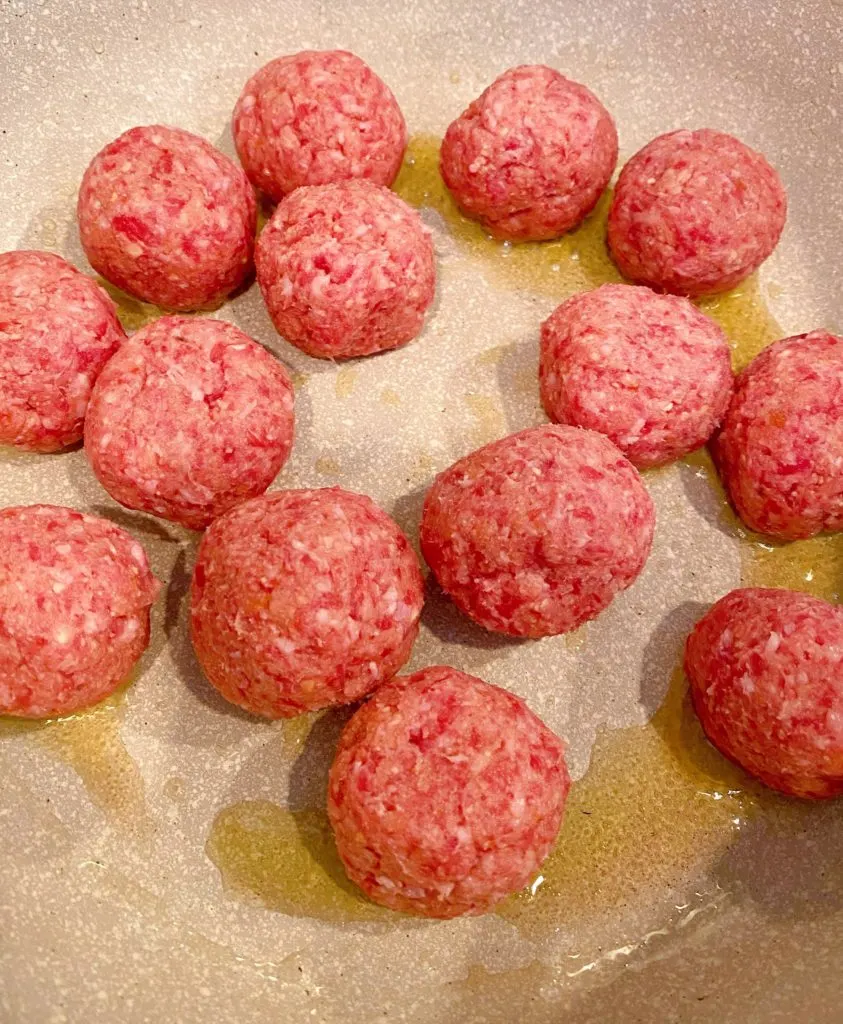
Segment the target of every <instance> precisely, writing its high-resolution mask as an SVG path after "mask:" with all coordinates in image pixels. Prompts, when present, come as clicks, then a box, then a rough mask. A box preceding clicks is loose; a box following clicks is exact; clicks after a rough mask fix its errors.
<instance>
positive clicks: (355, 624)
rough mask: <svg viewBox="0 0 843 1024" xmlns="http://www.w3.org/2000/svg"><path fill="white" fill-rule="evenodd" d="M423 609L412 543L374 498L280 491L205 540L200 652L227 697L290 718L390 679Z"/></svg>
mask: <svg viewBox="0 0 843 1024" xmlns="http://www.w3.org/2000/svg"><path fill="white" fill-rule="evenodd" d="M422 603H423V584H422V576H421V571H420V569H419V565H418V560H417V559H416V556H415V554H414V553H413V550H412V548H411V547H410V544H409V542H408V541H407V538H406V537H405V536H404V534H403V533H402V532H401V530H400V529H399V528H398V526H396V524H395V523H394V522H393V521H392V520H391V519H390V518H389V516H387V515H386V513H384V512H382V511H381V510H380V509H379V508H378V507H377V505H375V504H374V502H372V501H371V500H370V499H369V498H366V497H364V496H363V495H360V494H351V493H350V492H349V491H344V490H342V489H341V488H339V487H332V488H325V489H322V490H314V491H275V492H273V493H270V494H265V495H263V496H262V497H259V498H254V499H253V500H252V501H248V502H246V503H245V504H243V505H239V506H238V507H237V508H235V509H234V510H233V511H231V512H229V513H227V514H226V515H224V516H222V517H221V518H220V519H217V520H216V522H214V523H213V524H212V525H211V527H210V529H209V530H208V532H207V533H206V534H205V536H204V538H203V540H202V544H201V546H200V548H199V554H198V557H197V560H196V568H195V571H194V574H193V586H192V589H191V605H190V622H191V633H192V637H193V646H194V649H195V650H196V655H197V657H198V659H199V663H200V664H201V666H202V668H203V669H204V671H205V675H206V676H207V677H208V679H209V680H210V682H211V683H212V684H213V685H214V686H215V687H216V688H217V690H219V691H220V693H221V694H222V695H223V697H225V698H226V699H227V700H229V701H231V702H232V703H233V704H238V705H239V706H240V707H242V708H245V709H246V710H247V711H251V712H252V713H253V714H256V715H262V716H264V717H265V718H288V717H291V716H293V715H297V714H299V713H300V712H302V711H310V710H314V709H316V708H324V707H329V706H331V705H333V704H346V703H349V702H350V701H354V700H358V699H359V698H360V697H363V696H365V695H366V694H367V693H369V692H370V691H371V690H373V689H374V688H375V687H376V686H378V685H379V684H380V683H382V682H383V681H384V680H386V679H389V678H390V677H391V676H393V675H394V674H395V673H396V672H397V671H398V669H400V668H401V666H402V665H403V664H404V662H405V661H406V660H407V658H408V657H409V656H410V650H411V648H412V646H413V642H414V641H415V638H416V634H417V633H418V621H419V616H420V615H421V609H422Z"/></svg>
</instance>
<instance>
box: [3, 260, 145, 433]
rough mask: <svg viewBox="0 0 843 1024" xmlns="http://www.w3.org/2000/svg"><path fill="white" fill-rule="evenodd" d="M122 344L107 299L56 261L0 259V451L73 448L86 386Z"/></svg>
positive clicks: (85, 404) (88, 392) (88, 394)
mask: <svg viewBox="0 0 843 1024" xmlns="http://www.w3.org/2000/svg"><path fill="white" fill-rule="evenodd" d="M125 340H126V335H125V333H124V332H123V328H122V327H121V326H120V321H119V320H118V319H117V311H116V309H115V306H114V303H113V302H112V301H111V299H110V298H109V297H108V295H107V294H106V293H105V292H104V291H103V290H102V288H100V286H99V285H98V284H96V283H95V282H94V281H92V280H91V279H90V278H89V277H86V276H85V275H84V274H81V273H80V272H79V271H78V270H77V269H76V268H75V267H72V266H71V265H70V264H69V263H68V262H67V261H66V260H63V259H62V258H61V256H56V255H54V254H53V253H50V252H30V251H20V252H5V253H3V254H2V255H0V444H8V445H14V446H15V447H16V448H24V449H26V450H28V451H33V452H57V451H61V449H62V448H67V447H69V446H70V445H73V444H76V442H77V441H79V440H80V439H81V437H82V423H83V421H84V418H85V412H86V410H87V408H88V401H89V399H90V397H91V389H92V388H93V386H94V381H95V380H96V379H97V376H98V374H99V372H100V370H102V368H103V366H104V365H105V363H106V361H107V360H108V358H109V357H110V356H111V355H112V353H113V352H114V351H115V350H116V349H117V347H118V346H119V345H120V344H121V342H123V341H125Z"/></svg>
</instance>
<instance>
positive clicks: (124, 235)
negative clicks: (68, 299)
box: [76, 125, 257, 310]
mask: <svg viewBox="0 0 843 1024" xmlns="http://www.w3.org/2000/svg"><path fill="white" fill-rule="evenodd" d="M76 212H77V217H78V220H79V234H80V236H81V239H82V248H83V249H84V250H85V255H86V256H87V257H88V260H89V261H90V263H91V266H92V267H93V268H94V270H96V271H97V272H98V273H100V274H102V276H103V277H105V278H107V279H108V280H109V281H111V283H112V284H115V285H117V287H118V288H122V289H123V291H125V292H128V293H129V294H130V295H135V296H136V297H137V298H139V299H143V300H144V301H145V302H154V303H156V304H157V305H159V306H164V307H165V308H167V309H181V310H188V309H205V308H211V307H214V306H218V305H219V304H220V303H221V302H222V301H223V299H225V298H226V296H227V295H228V294H229V293H230V292H233V291H234V290H235V289H236V288H239V287H240V285H241V284H243V282H244V281H245V280H246V278H247V277H248V275H249V273H250V272H251V270H252V253H253V251H254V239H255V229H256V222H257V204H256V201H255V194H254V192H253V191H252V187H251V185H250V184H249V182H248V179H247V178H246V175H245V174H244V173H243V171H242V170H241V169H240V168H239V167H238V166H237V165H236V164H235V163H234V162H233V161H232V160H229V158H228V157H227V156H225V154H223V153H220V151H219V150H217V149H215V148H214V147H213V146H212V145H211V144H210V143H209V142H206V141H205V139H200V138H199V137H198V136H197V135H191V133H190V132H185V131H182V130H181V129H180V128H166V127H164V126H163V125H151V126H149V127H145V128H132V129H131V131H128V132H125V133H124V134H123V135H121V136H120V137H119V138H118V139H115V140H114V142H111V143H109V145H107V146H106V147H105V149H103V150H101V151H100V152H99V153H98V154H97V155H96V156H95V157H94V159H93V160H92V161H91V163H90V165H89V166H88V169H87V171H85V176H84V178H83V179H82V187H81V188H80V190H79V202H78V205H77V211H76Z"/></svg>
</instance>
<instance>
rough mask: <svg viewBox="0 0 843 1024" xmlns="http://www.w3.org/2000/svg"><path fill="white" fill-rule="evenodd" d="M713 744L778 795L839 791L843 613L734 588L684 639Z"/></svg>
mask: <svg viewBox="0 0 843 1024" xmlns="http://www.w3.org/2000/svg"><path fill="white" fill-rule="evenodd" d="M685 672H686V674H687V676H688V679H689V681H690V684H691V695H692V697H693V700H694V707H695V708H696V710H697V714H698V715H699V717H700V721H701V722H702V725H703V728H704V729H705V732H706V734H707V736H708V738H709V739H710V740H711V742H712V743H713V744H714V745H715V746H716V747H717V748H718V750H720V751H721V752H722V753H723V754H725V755H726V757H728V758H730V759H731V760H732V761H735V762H736V763H737V764H739V765H740V766H741V767H742V768H744V769H745V770H746V771H748V772H749V773H750V774H752V775H755V776H756V777H757V778H759V779H761V781H762V782H764V783H766V784H767V785H768V786H772V787H773V788H774V789H779V790H781V791H782V792H783V793H790V794H792V795H793V796H801V797H829V796H836V795H838V794H839V793H843V609H841V608H839V607H837V606H836V605H832V604H829V603H828V602H826V601H821V600H820V599H819V598H816V597H811V596H810V595H809V594H801V593H797V592H796V591H792V590H764V589H760V588H753V589H744V590H733V591H732V592H731V593H730V594H727V595H726V596H725V597H723V598H721V599H720V600H719V601H718V602H717V604H715V605H714V607H713V608H712V609H711V610H710V611H709V612H708V613H707V614H706V615H704V616H703V617H702V619H700V621H699V622H698V623H697V624H696V626H695V627H694V631H693V632H692V633H691V635H690V637H689V638H688V643H687V646H686V649H685Z"/></svg>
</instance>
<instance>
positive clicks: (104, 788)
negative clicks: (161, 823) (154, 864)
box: [0, 689, 149, 829]
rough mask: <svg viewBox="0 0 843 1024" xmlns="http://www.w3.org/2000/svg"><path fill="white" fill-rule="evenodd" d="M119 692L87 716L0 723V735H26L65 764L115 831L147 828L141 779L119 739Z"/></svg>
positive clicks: (76, 715)
mask: <svg viewBox="0 0 843 1024" xmlns="http://www.w3.org/2000/svg"><path fill="white" fill-rule="evenodd" d="M122 700H123V690H122V689H121V690H120V691H118V693H116V694H114V695H112V696H111V697H109V698H108V699H107V700H104V701H103V702H102V703H101V704H98V705H97V706H96V707H94V708H91V709H90V710H89V711H81V712H79V713H78V714H75V715H69V716H67V717H66V718H54V719H49V720H46V721H38V722H32V721H24V720H21V719H14V718H2V719H0V736H3V735H14V734H24V733H25V734H28V735H30V736H31V737H32V739H33V741H34V742H35V743H37V744H38V745H39V746H40V747H42V748H44V749H45V750H48V751H49V752H50V753H51V754H53V755H55V756H56V757H58V758H60V759H61V760H62V761H64V762H65V764H68V765H70V767H71V768H73V770H74V771H75V772H76V774H77V775H78V776H79V778H80V779H81V780H82V782H83V784H84V786H85V788H86V789H87V791H88V794H89V795H90V797H91V799H92V800H93V802H94V803H95V804H96V805H97V806H98V807H99V808H101V810H103V811H104V812H106V813H107V814H108V815H109V817H110V818H111V819H112V820H114V821H115V822H117V823H118V824H120V825H121V826H129V827H132V828H133V829H138V828H141V829H143V828H145V827H146V826H148V824H149V822H148V818H147V812H146V801H145V797H144V789H143V780H142V778H141V775H140V772H139V771H138V768H137V765H136V764H135V762H134V761H133V760H132V758H131V756H130V755H129V752H128V751H127V750H126V747H125V745H124V743H123V740H122V738H121V736H120V718H121V714H122Z"/></svg>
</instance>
